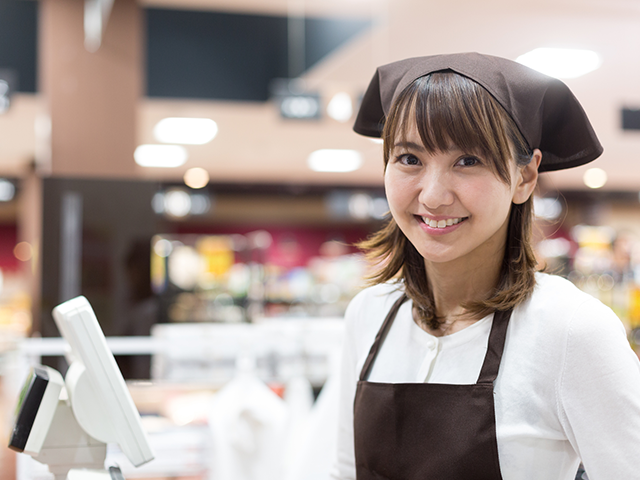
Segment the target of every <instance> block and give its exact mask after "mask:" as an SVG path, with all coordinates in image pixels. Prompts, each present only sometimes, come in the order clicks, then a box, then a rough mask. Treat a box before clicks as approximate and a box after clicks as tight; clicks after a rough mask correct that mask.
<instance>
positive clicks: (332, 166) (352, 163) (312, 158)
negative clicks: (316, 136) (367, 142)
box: [307, 149, 362, 172]
mask: <svg viewBox="0 0 640 480" xmlns="http://www.w3.org/2000/svg"><path fill="white" fill-rule="evenodd" d="M307 165H309V168H310V169H311V170H313V171H315V172H353V171H354V170H357V169H359V168H360V166H361V165H362V156H361V155H360V152H356V151H355V150H331V149H322V150H316V151H315V152H313V153H311V155H309V158H308V159H307Z"/></svg>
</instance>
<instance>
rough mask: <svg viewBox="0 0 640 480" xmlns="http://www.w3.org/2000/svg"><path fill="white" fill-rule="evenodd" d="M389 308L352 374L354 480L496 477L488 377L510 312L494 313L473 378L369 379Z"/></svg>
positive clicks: (388, 323)
mask: <svg viewBox="0 0 640 480" xmlns="http://www.w3.org/2000/svg"><path fill="white" fill-rule="evenodd" d="M405 300H407V297H406V296H405V295H402V297H400V298H399V299H398V300H397V301H396V303H395V304H394V305H393V307H392V308H391V310H390V311H389V314H388V315H387V317H386V319H385V321H384V323H383V324H382V327H381V328H380V330H379V331H378V334H377V335H376V338H375V340H374V342H373V345H372V346H371V350H370V351H369V356H368V357H367V360H366V361H365V364H364V366H363V368H362V372H361V373H360V380H359V382H358V386H357V389H356V396H355V402H354V440H355V458H356V479H357V480H502V475H501V474H500V463H499V459H498V444H497V441H496V421H495V411H494V402H493V382H494V380H495V379H496V377H497V375H498V370H499V368H500V360H501V358H502V352H503V350H504V343H505V339H506V332H507V326H508V324H509V318H510V316H511V311H506V312H496V313H495V314H494V318H493V324H492V326H491V333H490V334H489V343H488V348H487V353H486V355H485V358H484V363H483V365H482V370H481V372H480V375H479V377H478V381H477V383H475V384H473V385H449V384H436V383H376V382H369V381H367V378H368V377H369V373H370V372H371V368H372V367H373V362H374V360H375V358H376V356H377V354H378V351H379V349H380V346H381V345H382V343H383V342H384V339H385V337H386V335H387V333H388V332H389V329H390V328H391V325H392V324H393V321H394V319H395V317H396V314H397V313H398V310H399V309H400V306H401V305H402V303H404V301H405Z"/></svg>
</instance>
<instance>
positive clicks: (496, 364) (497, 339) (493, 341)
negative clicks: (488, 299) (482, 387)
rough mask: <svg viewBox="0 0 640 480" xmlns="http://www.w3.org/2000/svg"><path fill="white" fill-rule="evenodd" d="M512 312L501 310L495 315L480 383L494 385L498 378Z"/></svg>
mask: <svg viewBox="0 0 640 480" xmlns="http://www.w3.org/2000/svg"><path fill="white" fill-rule="evenodd" d="M511 312H512V310H505V311H502V310H500V311H496V312H495V313H494V314H493V324H492V325H491V332H490V333H489V343H488V345H487V354H486V355H485V357H484V363H483V364H482V370H481V371H480V376H479V377H478V383H493V381H494V380H495V379H496V377H497V376H498V370H499V369H500V361H501V360H502V352H503V351H504V343H505V340H506V339H507V327H508V326H509V319H510V318H511Z"/></svg>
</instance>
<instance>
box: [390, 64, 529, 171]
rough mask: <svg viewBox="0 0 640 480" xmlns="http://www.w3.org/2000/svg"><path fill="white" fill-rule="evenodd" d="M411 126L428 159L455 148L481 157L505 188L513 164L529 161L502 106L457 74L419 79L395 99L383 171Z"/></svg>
mask: <svg viewBox="0 0 640 480" xmlns="http://www.w3.org/2000/svg"><path fill="white" fill-rule="evenodd" d="M413 125H415V126H416V128H417V131H418V134H419V135H420V139H421V140H422V143H423V145H424V147H425V149H426V150H427V152H428V153H430V154H436V153H439V152H446V151H448V150H450V149H451V148H452V147H457V148H458V149H459V150H462V151H464V152H467V153H472V154H475V155H478V156H480V157H481V158H483V159H485V160H488V161H489V163H490V165H491V166H492V168H493V170H494V172H495V173H496V174H497V175H498V176H499V177H500V178H501V179H502V180H503V181H504V182H506V183H508V182H509V181H510V175H509V167H508V165H509V163H508V162H509V159H510V158H515V159H516V161H517V163H519V164H522V163H528V160H529V159H530V158H531V154H530V153H529V150H530V149H529V147H528V145H527V144H526V141H525V140H524V138H523V137H522V135H521V134H520V132H519V131H518V129H517V127H516V125H515V123H514V122H513V120H512V119H511V117H510V116H509V115H508V114H507V113H506V112H505V110H504V109H503V108H502V106H501V105H500V104H499V103H498V102H497V101H496V100H495V99H494V98H493V97H492V96H491V95H490V94H489V92H487V91H486V90H485V89H484V88H483V87H481V86H480V85H479V84H477V83H476V82H474V81H473V80H470V79H469V78H467V77H464V76H462V75H458V74H456V73H454V72H450V71H445V72H437V73H432V74H429V75H425V76H423V77H420V78H418V79H416V80H415V81H414V82H413V83H411V84H410V85H409V86H407V88H406V89H405V90H404V91H403V92H402V93H401V94H400V96H399V97H398V98H397V100H396V102H395V103H394V105H393V106H392V108H391V111H390V112H389V116H388V118H387V121H386V122H385V127H384V132H383V138H384V142H385V144H384V160H385V167H386V165H387V163H388V160H389V155H390V153H391V150H392V148H393V144H394V143H396V142H397V140H401V141H403V142H404V141H406V136H407V132H408V131H409V129H410V128H411V127H412V126H413ZM523 156H524V157H526V160H525V161H524V162H523V161H522V160H523V159H522V158H521V157H523Z"/></svg>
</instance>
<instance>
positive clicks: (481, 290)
mask: <svg viewBox="0 0 640 480" xmlns="http://www.w3.org/2000/svg"><path fill="white" fill-rule="evenodd" d="M503 256H504V249H499V250H498V251H494V252H487V256H478V255H476V256H474V257H473V259H470V258H460V259H457V260H456V261H454V262H448V263H429V262H425V267H426V271H427V275H428V277H429V284H430V286H431V290H432V293H433V299H434V302H435V308H436V314H437V316H438V317H439V318H440V319H442V322H443V324H444V325H447V324H451V323H452V322H453V321H456V320H458V321H460V320H471V321H472V322H474V321H477V320H480V318H474V316H472V315H469V314H468V313H467V312H466V310H465V309H464V307H463V305H467V304H469V303H471V302H478V301H482V300H486V299H487V298H489V297H491V295H492V293H493V292H494V290H495V288H496V286H497V285H498V282H499V280H500V271H501V268H502V259H503ZM449 333H452V332H449Z"/></svg>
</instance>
